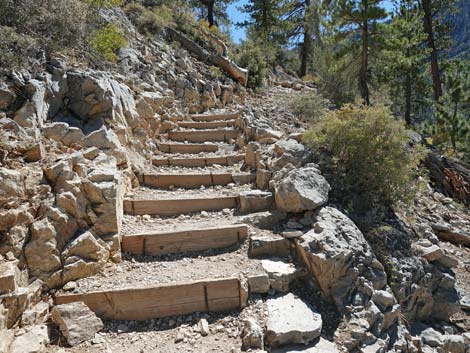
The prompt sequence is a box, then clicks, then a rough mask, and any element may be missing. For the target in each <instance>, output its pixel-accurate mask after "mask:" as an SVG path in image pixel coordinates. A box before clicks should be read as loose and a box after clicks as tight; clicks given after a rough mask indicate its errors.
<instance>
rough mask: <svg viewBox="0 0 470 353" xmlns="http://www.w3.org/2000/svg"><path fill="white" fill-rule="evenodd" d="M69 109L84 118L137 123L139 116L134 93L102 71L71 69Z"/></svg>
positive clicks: (130, 123)
mask: <svg viewBox="0 0 470 353" xmlns="http://www.w3.org/2000/svg"><path fill="white" fill-rule="evenodd" d="M67 84H68V86H69V91H68V96H69V97H68V98H69V105H68V107H69V109H70V110H71V111H72V112H73V113H74V114H75V115H76V116H78V117H79V118H80V119H81V120H82V121H84V122H87V121H89V120H96V119H97V118H105V119H112V120H113V122H114V124H115V125H122V126H131V127H135V126H136V124H137V120H138V114H137V110H136V105H135V100H134V95H133V92H132V90H131V89H130V88H129V87H128V86H127V85H125V84H123V83H120V82H118V81H116V80H115V79H114V78H111V77H108V76H106V75H103V74H98V73H94V72H83V71H79V70H76V71H70V72H68V74H67Z"/></svg>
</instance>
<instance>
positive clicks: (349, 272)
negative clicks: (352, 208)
mask: <svg viewBox="0 0 470 353" xmlns="http://www.w3.org/2000/svg"><path fill="white" fill-rule="evenodd" d="M316 218H317V223H318V224H316V225H315V227H314V229H313V230H311V231H309V232H307V233H306V234H304V235H303V236H302V237H301V238H300V241H299V246H298V247H297V249H298V250H299V252H300V255H301V258H302V259H303V262H304V263H305V264H306V266H307V268H308V269H309V271H310V272H311V273H312V274H313V275H314V277H315V279H316V280H317V282H318V284H319V286H320V288H321V289H322V291H323V294H324V295H325V296H326V297H327V298H331V299H333V301H334V302H335V303H336V305H337V306H338V307H339V308H340V310H341V309H344V308H345V307H346V306H347V305H349V304H350V303H351V302H352V301H353V298H354V296H355V295H356V294H357V291H358V290H359V291H361V292H362V291H363V292H365V293H364V294H366V293H367V295H368V296H369V297H370V296H371V295H372V291H371V290H370V289H371V288H373V289H375V290H381V289H383V288H384V287H385V285H386V283H387V281H386V274H385V272H384V270H383V267H382V266H381V265H380V263H378V262H377V261H376V260H375V259H374V255H373V253H372V250H371V248H370V246H369V245H368V243H367V241H366V239H365V238H364V236H363V234H362V232H361V231H360V230H359V229H358V228H357V227H356V225H355V224H354V223H353V222H352V221H351V220H350V219H349V218H348V217H346V216H345V215H344V214H342V213H341V212H340V211H338V210H337V209H335V208H332V207H324V208H322V209H321V210H320V211H319V212H318V214H317V217H316ZM366 282H368V283H366Z"/></svg>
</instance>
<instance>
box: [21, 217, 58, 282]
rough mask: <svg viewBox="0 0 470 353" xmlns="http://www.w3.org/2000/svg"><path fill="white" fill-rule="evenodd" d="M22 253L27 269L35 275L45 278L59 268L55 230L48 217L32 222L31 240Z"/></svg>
mask: <svg viewBox="0 0 470 353" xmlns="http://www.w3.org/2000/svg"><path fill="white" fill-rule="evenodd" d="M24 253H25V257H26V261H27V264H28V268H29V271H30V273H31V274H32V275H33V276H35V277H38V278H41V279H46V278H47V277H48V275H49V274H51V273H52V272H54V271H56V270H58V269H59V268H61V266H62V263H61V261H60V253H59V251H58V249H57V241H56V230H55V229H54V227H53V226H52V224H51V223H50V222H49V220H48V219H46V218H44V219H41V220H38V221H36V222H34V223H33V224H32V226H31V240H30V242H29V243H28V244H27V245H26V247H25V250H24Z"/></svg>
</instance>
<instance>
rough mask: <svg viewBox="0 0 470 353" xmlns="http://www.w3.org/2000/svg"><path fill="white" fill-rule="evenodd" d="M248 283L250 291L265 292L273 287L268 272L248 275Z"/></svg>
mask: <svg viewBox="0 0 470 353" xmlns="http://www.w3.org/2000/svg"><path fill="white" fill-rule="evenodd" d="M248 285H249V288H250V293H258V294H264V293H268V292H269V290H270V289H271V286H270V283H269V276H268V274H267V273H265V272H264V273H257V274H250V275H249V276H248Z"/></svg>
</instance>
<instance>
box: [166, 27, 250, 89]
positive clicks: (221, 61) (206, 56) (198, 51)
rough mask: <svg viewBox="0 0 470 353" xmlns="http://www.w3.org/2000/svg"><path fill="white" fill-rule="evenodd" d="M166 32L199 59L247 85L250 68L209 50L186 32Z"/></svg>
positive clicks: (168, 30)
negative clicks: (242, 66)
mask: <svg viewBox="0 0 470 353" xmlns="http://www.w3.org/2000/svg"><path fill="white" fill-rule="evenodd" d="M166 33H167V35H168V37H169V39H170V40H175V41H178V42H179V43H181V45H182V46H183V48H184V49H186V50H188V51H189V52H191V53H192V54H193V55H195V56H196V57H197V58H198V59H199V60H201V61H204V62H207V63H210V64H212V65H215V66H217V67H219V68H221V69H222V70H224V71H225V72H227V73H228V74H229V75H230V76H231V77H232V78H233V79H234V80H236V81H237V82H239V83H240V84H242V85H243V86H246V84H247V82H248V70H246V69H243V68H241V67H239V66H238V65H237V64H235V63H234V62H233V61H231V60H230V59H228V58H226V57H224V56H222V55H219V54H216V53H210V52H208V51H207V50H206V49H204V48H202V47H201V46H200V45H199V44H197V43H196V42H195V41H193V40H191V39H189V38H188V37H186V36H185V35H184V34H182V33H180V32H178V31H176V30H174V29H173V28H167V29H166Z"/></svg>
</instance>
